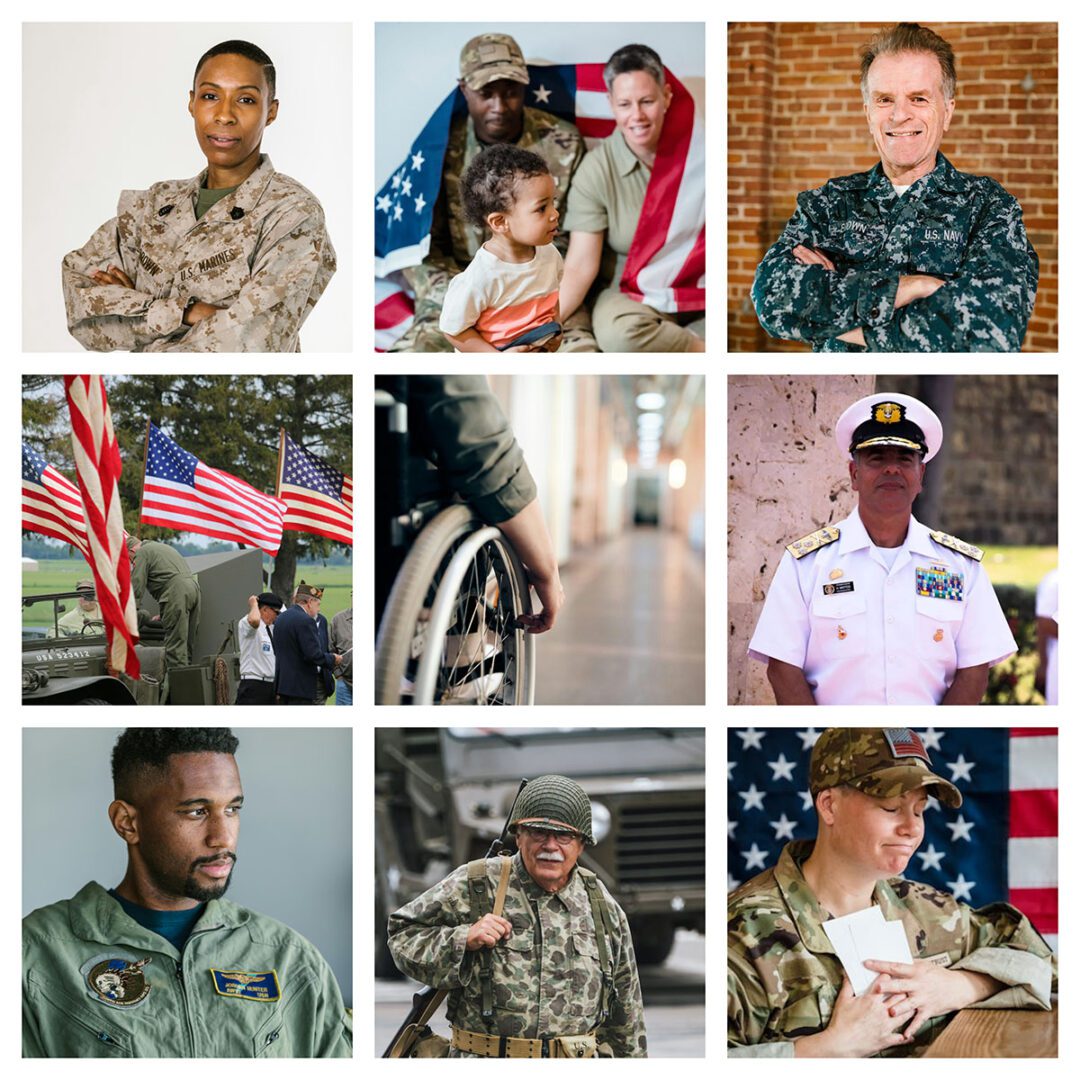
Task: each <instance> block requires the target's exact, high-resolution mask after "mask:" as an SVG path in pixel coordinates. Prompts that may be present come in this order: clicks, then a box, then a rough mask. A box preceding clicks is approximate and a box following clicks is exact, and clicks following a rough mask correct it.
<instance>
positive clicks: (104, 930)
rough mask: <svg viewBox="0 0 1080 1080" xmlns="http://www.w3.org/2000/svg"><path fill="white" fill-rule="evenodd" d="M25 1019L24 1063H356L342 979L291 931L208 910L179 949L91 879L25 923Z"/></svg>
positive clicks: (214, 906)
mask: <svg viewBox="0 0 1080 1080" xmlns="http://www.w3.org/2000/svg"><path fill="white" fill-rule="evenodd" d="M237 969H239V970H237ZM215 972H216V974H215ZM271 973H273V977H270V975H271ZM107 980H108V981H107ZM110 982H111V985H110ZM22 1012H23V1024H22V1031H23V1034H22V1054H23V1057H78V1058H113V1059H116V1058H128V1057H139V1058H148V1057H184V1058H191V1057H231V1058H235V1057H257V1058H287V1057H351V1056H352V1021H351V1018H350V1017H349V1016H348V1014H347V1013H346V1012H345V1006H344V1003H343V1002H342V999H341V991H340V989H339V988H338V984H337V980H336V979H335V978H334V974H333V972H332V971H331V970H330V966H329V965H328V964H327V962H326V961H325V960H324V959H323V957H322V956H321V955H320V953H319V951H318V949H316V948H315V946H314V945H312V944H311V942H310V941H307V940H306V939H305V938H303V937H302V936H301V935H300V934H298V933H297V932H296V931H295V930H292V929H290V928H289V927H288V926H285V925H284V924H283V923H280V922H278V921H277V920H276V919H271V918H269V917H268V916H266V915H260V914H259V913H258V912H256V911H251V910H250V909H248V908H243V907H240V906H239V905H238V904H233V903H231V902H230V901H228V900H211V901H209V903H207V905H206V908H205V910H204V911H203V913H202V914H201V915H200V916H199V920H198V922H196V923H195V926H194V928H193V929H192V931H191V936H190V937H189V938H188V939H187V941H186V942H185V943H184V948H183V950H182V951H180V950H177V948H176V947H175V946H174V945H173V944H172V943H171V942H169V941H167V940H166V939H165V938H163V937H162V936H161V935H160V934H156V933H154V932H153V931H151V930H147V929H146V928H145V927H143V926H140V925H139V924H138V923H137V922H136V921H135V920H134V919H132V918H131V916H130V915H128V914H127V913H126V912H125V911H124V909H123V908H122V907H121V906H120V904H119V902H118V901H117V900H116V899H115V898H114V897H112V896H110V895H109V893H108V892H107V891H106V890H105V889H103V888H102V887H101V886H100V885H99V884H98V883H97V882H95V881H91V882H90V883H89V884H87V885H85V886H83V888H82V889H80V890H79V892H78V893H77V895H75V896H73V897H72V898H71V899H70V900H62V901H60V902H59V903H56V904H50V905H49V906H48V907H43V908H39V909H38V910H37V911H34V912H32V913H31V914H30V915H28V916H27V917H26V918H25V919H23V1010H22Z"/></svg>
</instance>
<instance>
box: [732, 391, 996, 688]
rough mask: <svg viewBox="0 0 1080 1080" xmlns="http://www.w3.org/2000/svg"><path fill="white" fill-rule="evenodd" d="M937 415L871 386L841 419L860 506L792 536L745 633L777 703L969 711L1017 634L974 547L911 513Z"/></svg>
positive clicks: (931, 451)
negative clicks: (749, 631) (953, 707)
mask: <svg viewBox="0 0 1080 1080" xmlns="http://www.w3.org/2000/svg"><path fill="white" fill-rule="evenodd" d="M941 439H942V431H941V421H940V420H939V419H938V418H937V416H936V415H935V414H934V413H933V411H932V410H930V409H928V408H927V407H926V406H925V405H924V404H923V403H922V402H921V401H919V400H917V399H916V398H913V397H909V396H907V395H906V394H888V393H883V394H871V395H870V396H869V397H865V398H862V399H861V400H859V401H857V402H855V404H854V405H851V406H849V407H848V408H847V409H846V410H845V412H844V414H843V415H842V416H841V417H840V419H839V420H838V421H837V424H836V442H837V445H838V446H839V448H840V451H841V453H842V454H844V455H845V456H846V457H848V459H849V461H848V473H849V476H850V477H851V486H852V489H853V490H854V491H855V492H856V493H857V494H858V496H859V504H858V506H857V507H856V508H855V510H854V511H853V512H852V513H851V514H850V515H849V516H848V517H847V518H845V519H844V520H843V521H841V522H838V523H837V524H836V525H828V526H826V527H825V528H822V529H817V530H815V531H814V532H812V533H810V534H809V535H807V536H804V537H802V538H801V539H799V540H796V541H795V542H794V543H791V544H788V546H787V551H786V553H785V554H784V556H783V557H782V559H781V561H780V565H779V567H778V568H777V571H776V574H775V575H774V577H773V579H772V584H770V586H769V592H768V595H767V596H766V598H765V606H764V607H763V608H762V611H761V615H760V617H759V618H758V624H757V628H756V629H755V630H754V636H753V637H752V638H751V640H750V648H749V650H748V651H749V655H750V656H752V657H753V658H754V659H755V660H760V661H762V662H763V663H767V664H768V665H769V668H768V674H769V682H770V683H771V684H772V688H773V692H774V693H775V695H776V701H777V704H779V705H815V704H816V705H977V704H978V703H979V702H980V701H981V700H982V696H983V694H984V693H985V691H986V684H987V677H988V672H989V669H990V668H991V667H992V666H993V665H994V664H997V663H1000V662H1001V661H1002V660H1004V659H1006V658H1007V657H1008V656H1010V655H1012V653H1014V652H1015V651H1016V642H1015V641H1014V640H1013V636H1012V634H1011V632H1010V631H1009V626H1008V623H1007V622H1006V620H1005V616H1004V614H1003V613H1002V611H1001V605H1000V604H999V603H998V600H997V597H996V595H995V594H994V590H993V586H992V585H991V584H990V579H989V578H988V577H987V575H986V572H985V571H984V570H983V568H982V566H981V565H980V561H981V559H982V557H983V553H982V551H981V550H980V549H979V548H977V547H975V546H974V545H973V544H968V543H966V542H964V541H963V540H958V539H957V538H956V537H955V536H949V535H948V534H947V533H943V532H938V531H935V530H931V529H928V528H927V527H926V526H925V525H923V524H921V523H920V522H919V521H917V520H916V519H915V518H914V517H913V516H912V514H911V506H912V503H913V502H914V501H915V497H916V495H918V494H919V492H920V491H921V490H922V481H923V477H924V476H925V474H926V462H928V461H930V460H931V458H933V457H934V455H935V454H936V453H937V452H938V449H939V448H940V447H941Z"/></svg>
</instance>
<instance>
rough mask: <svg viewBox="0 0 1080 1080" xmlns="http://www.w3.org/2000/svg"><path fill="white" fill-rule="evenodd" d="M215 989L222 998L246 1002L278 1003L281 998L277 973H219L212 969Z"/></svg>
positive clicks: (211, 973)
mask: <svg viewBox="0 0 1080 1080" xmlns="http://www.w3.org/2000/svg"><path fill="white" fill-rule="evenodd" d="M210 975H211V978H213V980H214V989H215V990H216V991H217V992H218V993H219V994H220V995H221V996H222V997H231V998H244V1000H245V1001H277V1000H278V999H279V998H280V997H281V988H280V987H279V986H278V979H277V972H276V971H218V969H217V968H211V969H210Z"/></svg>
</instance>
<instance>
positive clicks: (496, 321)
mask: <svg viewBox="0 0 1080 1080" xmlns="http://www.w3.org/2000/svg"><path fill="white" fill-rule="evenodd" d="M562 275H563V260H562V256H561V255H560V254H559V253H558V251H557V250H556V249H555V246H554V245H553V244H544V245H543V246H542V247H538V248H537V249H536V254H535V255H534V256H533V257H532V258H531V259H530V260H529V261H528V262H524V263H511V262H503V260H502V259H500V258H499V257H498V256H497V255H492V253H491V252H490V251H488V250H487V248H486V247H481V248H480V250H479V251H477V253H476V255H475V256H474V257H473V261H472V262H471V263H469V265H468V266H467V267H466V268H465V269H464V270H463V271H462V272H461V273H460V274H458V275H457V277H455V278H452V279H451V281H450V285H449V287H448V288H447V290H446V299H445V300H444V301H443V308H442V315H440V316H439V329H440V330H441V331H442V332H443V333H444V334H453V335H454V336H455V337H456V336H457V335H458V334H460V333H461V332H462V330H468V329H469V328H472V329H474V330H475V331H476V332H477V333H478V334H479V335H480V336H481V337H482V338H483V339H484V340H485V341H486V342H488V344H490V345H494V346H495V347H496V348H498V347H499V346H500V345H505V344H506V343H507V342H510V341H513V340H514V338H517V337H520V336H521V335H522V334H524V333H526V332H527V331H529V330H531V329H533V328H534V327H537V326H542V325H543V324H544V323H546V322H551V321H552V320H554V319H555V318H556V313H557V311H558V307H559V283H560V282H561V281H562Z"/></svg>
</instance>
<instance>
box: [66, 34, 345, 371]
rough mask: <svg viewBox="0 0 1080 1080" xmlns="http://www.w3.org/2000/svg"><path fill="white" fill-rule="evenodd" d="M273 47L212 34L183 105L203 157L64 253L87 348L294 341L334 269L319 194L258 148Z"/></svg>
mask: <svg viewBox="0 0 1080 1080" xmlns="http://www.w3.org/2000/svg"><path fill="white" fill-rule="evenodd" d="M274 93H275V75H274V68H273V65H272V64H271V63H270V60H269V57H267V56H266V54H265V53H263V52H262V50H261V49H258V48H257V47H256V46H253V45H251V44H250V43H248V42H243V41H230V42H222V43H221V44H220V45H218V46H215V47H214V48H213V49H211V50H209V51H208V52H207V53H206V54H205V55H204V56H203V58H202V59H201V60H200V61H199V65H198V67H197V68H196V72H195V86H194V88H193V89H192V92H191V104H190V106H189V111H190V112H191V115H192V117H193V119H194V120H195V133H196V136H197V138H198V141H199V148H200V150H202V152H203V153H204V154H205V155H206V160H207V168H206V169H204V170H203V171H202V172H201V173H199V175H198V176H196V177H193V178H192V179H190V180H168V181H164V182H162V183H159V184H155V185H153V186H152V187H150V188H148V189H147V190H145V191H124V192H122V193H121V195H120V201H119V204H118V206H117V210H116V217H114V218H113V219H112V220H110V221H107V222H106V223H105V224H104V225H102V226H101V228H100V229H98V230H97V232H95V233H94V235H93V236H92V237H91V238H90V239H89V241H87V243H86V244H85V245H84V246H83V247H81V248H79V249H78V250H76V251H72V252H70V253H69V254H68V255H67V256H65V258H64V261H63V271H62V278H63V289H64V305H65V307H66V309H67V322H68V329H69V331H70V332H71V334H72V336H73V337H75V338H76V340H78V341H79V342H80V344H82V345H83V346H84V347H85V348H87V349H90V350H92V351H94V352H111V351H113V350H117V349H126V350H129V351H131V352H296V351H298V350H299V348H300V342H299V330H300V327H301V326H302V325H303V323H304V320H305V319H306V318H307V317H308V315H309V314H310V313H311V310H312V308H314V306H315V304H316V303H317V302H318V300H319V297H320V296H322V294H323V291H324V290H325V288H326V286H327V283H328V282H329V281H330V278H331V277H332V276H333V274H334V270H335V269H336V265H337V262H336V256H335V254H334V248H333V245H332V244H331V243H330V237H329V236H328V235H327V232H326V223H325V221H324V217H323V210H322V206H321V205H320V204H319V200H318V199H317V198H316V197H315V196H314V195H313V194H312V193H311V192H310V191H308V190H307V189H306V188H305V187H303V186H302V185H301V184H299V183H297V182H296V181H295V180H293V179H292V178H291V177H288V176H285V175H284V174H282V173H279V172H277V171H276V170H275V169H274V166H273V164H272V163H271V161H270V158H269V157H267V156H266V155H265V154H262V153H261V152H260V148H261V145H262V134H263V130H264V129H265V127H266V126H267V125H268V124H271V123H273V121H274V119H275V117H276V116H277V107H278V102H277V99H276V97H275V96H274Z"/></svg>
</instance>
